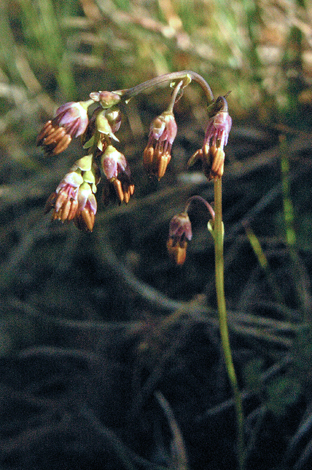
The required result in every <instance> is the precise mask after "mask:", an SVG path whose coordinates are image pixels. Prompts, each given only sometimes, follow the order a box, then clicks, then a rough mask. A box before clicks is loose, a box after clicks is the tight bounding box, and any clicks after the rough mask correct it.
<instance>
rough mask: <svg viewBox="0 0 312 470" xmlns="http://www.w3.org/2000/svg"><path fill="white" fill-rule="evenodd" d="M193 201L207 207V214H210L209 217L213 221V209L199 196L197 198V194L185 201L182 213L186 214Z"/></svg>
mask: <svg viewBox="0 0 312 470" xmlns="http://www.w3.org/2000/svg"><path fill="white" fill-rule="evenodd" d="M193 201H199V202H201V203H202V204H204V205H205V206H206V207H207V209H208V211H209V213H210V215H211V217H212V220H213V221H214V218H215V212H214V210H213V208H212V207H211V205H210V204H209V202H207V201H206V199H204V198H202V197H201V196H198V195H197V194H196V195H195V196H191V197H190V198H189V199H188V200H187V202H186V206H185V209H184V212H188V210H189V207H190V205H191V203H192V202H193Z"/></svg>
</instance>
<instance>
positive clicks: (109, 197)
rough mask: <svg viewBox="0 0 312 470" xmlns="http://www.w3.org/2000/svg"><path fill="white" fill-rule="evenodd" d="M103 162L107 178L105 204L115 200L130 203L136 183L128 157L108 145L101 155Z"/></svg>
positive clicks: (104, 194)
mask: <svg viewBox="0 0 312 470" xmlns="http://www.w3.org/2000/svg"><path fill="white" fill-rule="evenodd" d="M101 163H102V168H103V172H104V174H105V176H106V178H107V181H106V182H105V183H104V190H103V201H104V204H105V205H108V204H109V203H110V202H112V201H115V200H117V201H119V203H121V202H125V203H126V204H128V202H129V200H130V197H131V196H132V195H133V193H134V184H133V182H132V179H131V171H130V168H129V165H128V163H127V160H126V157H125V156H124V155H123V154H122V153H120V152H119V151H118V150H117V149H116V148H115V147H114V146H113V145H108V147H107V148H106V150H105V152H104V153H103V155H102V157H101Z"/></svg>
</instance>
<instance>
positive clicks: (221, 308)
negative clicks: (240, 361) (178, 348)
mask: <svg viewBox="0 0 312 470" xmlns="http://www.w3.org/2000/svg"><path fill="white" fill-rule="evenodd" d="M214 203H215V205H214V208H215V221H214V242H215V271H216V292H217V302H218V313H219V327H220V335H221V343H222V350H223V354H224V359H225V365H226V370H227V374H228V377H229V381H230V384H231V387H232V390H233V394H234V400H235V410H236V420H237V431H238V460H239V469H240V470H243V469H244V466H245V444H244V417H243V405H242V398H241V394H240V391H239V388H238V383H237V377H236V373H235V368H234V364H233V358H232V352H231V346H230V339H229V328H228V321H227V312H226V303H225V294H224V260H223V223H222V179H221V178H217V179H215V182H214Z"/></svg>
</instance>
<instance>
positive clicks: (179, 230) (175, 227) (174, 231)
mask: <svg viewBox="0 0 312 470" xmlns="http://www.w3.org/2000/svg"><path fill="white" fill-rule="evenodd" d="M169 237H176V238H182V237H185V238H187V239H188V240H192V225H191V221H190V219H189V216H188V213H187V212H181V213H180V214H177V215H174V216H173V217H172V219H171V221H170V225H169Z"/></svg>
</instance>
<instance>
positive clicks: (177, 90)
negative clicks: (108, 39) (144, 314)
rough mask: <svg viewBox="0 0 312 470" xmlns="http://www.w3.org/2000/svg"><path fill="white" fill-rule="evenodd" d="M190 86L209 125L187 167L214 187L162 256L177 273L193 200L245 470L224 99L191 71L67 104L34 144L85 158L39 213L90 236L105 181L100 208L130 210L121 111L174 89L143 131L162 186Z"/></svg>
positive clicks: (178, 222)
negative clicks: (230, 307) (228, 272)
mask: <svg viewBox="0 0 312 470" xmlns="http://www.w3.org/2000/svg"><path fill="white" fill-rule="evenodd" d="M192 81H195V82H197V83H198V84H199V85H200V86H201V88H202V90H203V92H204V93H205V97H206V100H207V105H208V125H207V130H206V133H205V137H204V142H203V145H202V147H201V148H200V149H199V150H197V151H196V152H195V153H194V154H193V156H192V157H191V158H190V160H189V162H188V166H191V165H193V164H194V163H195V162H196V161H197V160H200V161H201V163H202V169H203V172H204V174H205V176H206V177H207V179H208V180H213V181H214V190H215V191H214V194H215V200H214V209H212V207H211V206H210V204H209V203H208V202H207V201H205V200H203V199H202V198H200V197H199V196H193V197H192V198H190V200H189V201H188V202H187V205H186V207H185V209H184V211H183V212H181V213H179V214H177V215H175V216H174V217H173V218H172V220H171V222H170V228H169V239H168V242H167V249H168V253H169V256H170V257H171V258H172V259H173V260H174V261H175V263H176V264H178V265H183V263H184V261H185V258H186V248H187V244H188V242H189V241H190V240H191V239H192V227H191V221H190V219H189V215H188V211H189V208H190V205H191V202H193V201H194V200H198V201H200V202H202V203H204V204H205V206H206V207H207V209H208V210H209V213H210V214H211V217H212V220H211V221H210V222H209V223H208V229H209V231H210V232H211V234H212V236H213V239H214V244H215V272H216V293H217V300H218V312H219V325H220V334H221V341H222V347H223V352H224V357H225V363H226V368H227V372H228V376H229V380H230V383H231V385H232V389H233V393H234V398H235V405H236V416H237V425H238V456H239V467H240V470H242V469H243V467H244V461H245V451H244V429H243V412H242V401H241V396H240V393H239V389H238V384H237V379H236V374H235V370H234V365H233V360H232V353H231V348H230V343H229V332H228V325H227V315H226V305H225V295H224V263H223V222H222V175H223V172H224V159H225V154H224V146H225V145H226V144H227V142H228V137H229V132H230V130H231V126H232V120H231V117H230V115H229V112H228V104H227V101H226V97H227V95H225V96H219V97H218V98H217V99H216V100H215V99H214V96H213V94H212V91H211V89H210V87H209V85H208V83H207V82H206V81H205V80H204V79H203V77H202V76H201V75H199V74H197V73H195V72H192V71H181V72H174V73H169V74H165V75H162V76H160V77H156V78H154V79H152V80H148V81H146V82H143V83H141V84H139V85H137V86H135V87H133V88H129V89H125V90H117V91H112V92H110V91H98V92H92V93H90V95H89V98H90V99H89V100H87V101H80V102H79V103H74V102H70V103H66V104H64V105H63V106H61V107H60V108H58V110H57V111H56V115H55V117H54V118H53V119H52V120H49V121H48V122H47V123H46V124H45V126H44V127H43V129H42V130H41V132H40V133H39V136H38V139H37V144H38V145H39V146H42V147H43V148H44V150H45V152H46V153H47V154H49V155H57V154H59V153H61V152H62V151H64V150H65V149H66V148H67V147H68V145H69V144H70V142H71V140H72V138H74V137H79V136H81V140H82V145H83V148H84V149H85V150H86V153H87V155H86V156H84V157H82V158H80V159H78V160H77V161H76V162H75V163H74V165H73V166H72V168H71V169H70V171H69V172H68V173H67V174H66V175H65V176H64V178H63V179H62V180H61V182H60V183H59V185H58V187H57V188H56V191H55V192H54V193H52V194H51V196H50V197H49V199H48V201H47V204H46V212H49V211H51V210H52V211H53V212H52V219H54V220H55V219H57V220H61V221H62V222H64V221H66V220H67V221H71V220H73V221H74V223H75V225H76V226H77V227H78V229H81V230H85V231H89V232H92V230H93V227H94V222H95V215H96V212H97V201H96V197H95V194H96V193H97V187H98V184H99V183H100V181H101V178H102V177H103V178H104V190H103V201H104V204H105V205H107V204H109V203H110V202H112V201H118V202H119V204H121V203H122V202H125V203H126V204H127V203H128V202H129V200H130V198H131V197H132V196H133V194H134V190H135V184H134V180H133V177H132V174H131V170H130V167H129V165H128V162H127V159H126V157H125V155H123V154H122V153H121V152H120V151H119V150H118V149H117V148H116V147H115V145H117V144H118V142H119V140H118V138H117V137H116V135H115V134H116V132H118V130H119V129H120V126H121V110H120V105H121V104H127V103H128V102H129V100H130V99H131V98H133V97H135V96H136V95H138V94H139V93H142V92H144V91H146V90H148V89H153V88H157V87H158V86H160V85H163V84H164V83H169V84H170V86H171V87H172V88H173V92H172V95H171V100H170V103H169V106H168V107H167V109H166V110H164V111H163V112H162V113H161V114H160V115H159V116H158V117H156V118H155V119H154V120H153V122H152V124H151V126H150V131H149V138H148V142H147V145H146V147H145V150H144V152H143V166H144V168H145V170H146V172H147V173H148V175H149V176H150V177H152V178H153V177H154V178H155V177H156V178H157V179H158V180H159V179H161V178H162V177H163V176H164V175H165V173H166V169H167V167H168V164H169V163H170V160H171V150H172V146H173V143H174V140H175V138H176V135H177V124H176V121H175V116H174V106H175V104H176V102H177V101H178V100H179V99H180V98H181V96H182V93H183V89H184V88H185V87H186V86H188V85H189V84H190V83H191V82H192Z"/></svg>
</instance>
